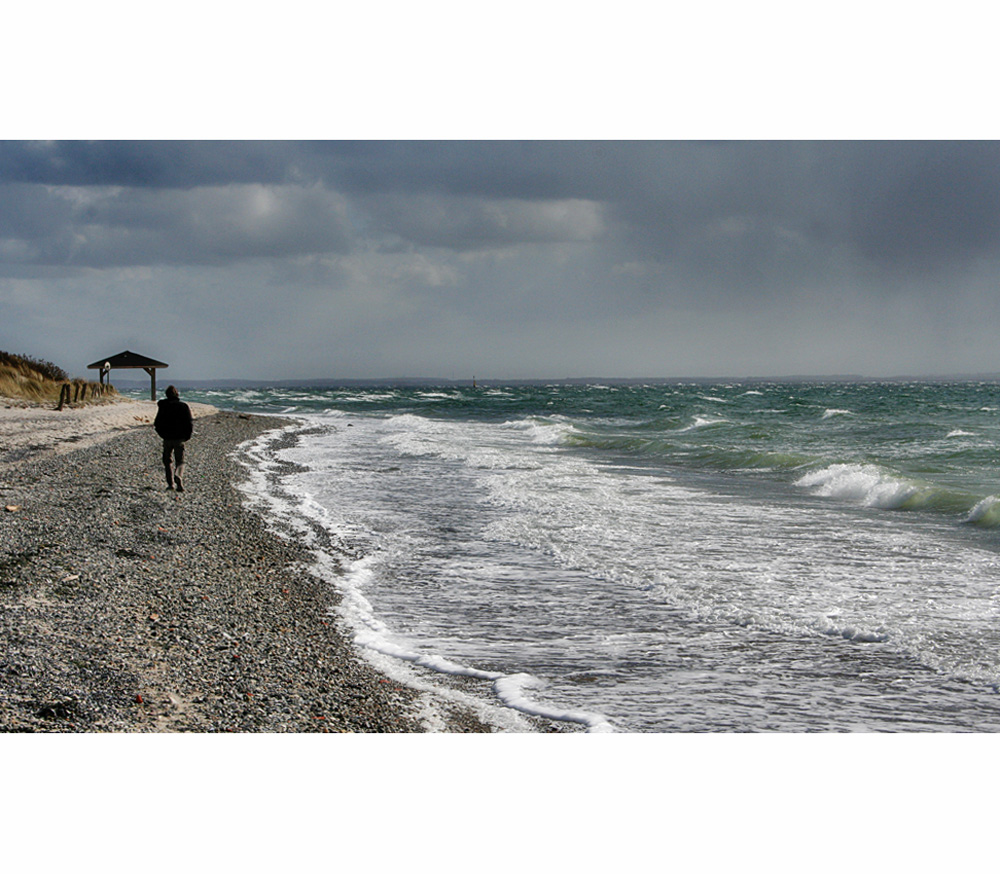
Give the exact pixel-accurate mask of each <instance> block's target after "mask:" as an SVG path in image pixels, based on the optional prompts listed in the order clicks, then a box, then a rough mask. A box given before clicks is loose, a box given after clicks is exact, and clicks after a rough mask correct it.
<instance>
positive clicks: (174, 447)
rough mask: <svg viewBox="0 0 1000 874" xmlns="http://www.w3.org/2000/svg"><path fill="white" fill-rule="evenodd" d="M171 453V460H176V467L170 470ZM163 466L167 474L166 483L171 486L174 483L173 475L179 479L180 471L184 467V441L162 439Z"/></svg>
mask: <svg viewBox="0 0 1000 874" xmlns="http://www.w3.org/2000/svg"><path fill="white" fill-rule="evenodd" d="M171 455H173V457H174V458H173V460H174V462H176V468H175V469H174V470H173V471H171V470H170V456H171ZM163 467H164V470H165V472H166V475H167V485H168V486H172V485H173V484H174V477H175V476H176V477H177V478H178V479H180V476H181V471H182V470H183V468H184V441H183V440H164V441H163Z"/></svg>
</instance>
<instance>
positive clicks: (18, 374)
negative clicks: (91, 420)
mask: <svg viewBox="0 0 1000 874" xmlns="http://www.w3.org/2000/svg"><path fill="white" fill-rule="evenodd" d="M67 383H68V384H69V385H70V389H71V397H70V400H71V402H73V398H74V397H77V396H79V395H80V394H82V393H83V389H84V387H86V389H87V390H86V395H87V400H86V401H83V403H91V402H95V403H96V402H100V401H103V400H105V398H106V396H107V395H106V394H105V395H101V394H98V393H97V392H96V391H94V387H99V385H100V384H99V383H96V382H88V381H87V380H85V379H72V380H71V379H70V378H69V375H68V374H67V373H66V371H65V370H63V369H62V368H61V367H59V366H58V365H55V364H53V363H52V362H51V361H43V360H41V359H38V358H32V357H30V356H28V355H13V354H11V353H10V352H2V351H0V397H5V398H14V399H16V400H21V401H28V402H29V403H34V404H45V405H48V404H52V405H56V404H58V403H59V395H60V393H61V392H62V389H63V386H64V385H66V384H67ZM110 392H111V394H117V392H116V391H115V390H114V389H110Z"/></svg>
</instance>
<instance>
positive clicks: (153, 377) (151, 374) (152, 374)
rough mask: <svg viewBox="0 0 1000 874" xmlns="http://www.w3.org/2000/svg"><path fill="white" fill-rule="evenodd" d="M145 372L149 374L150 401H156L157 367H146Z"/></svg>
mask: <svg viewBox="0 0 1000 874" xmlns="http://www.w3.org/2000/svg"><path fill="white" fill-rule="evenodd" d="M143 370H145V371H146V373H148V374H149V399H150V400H151V401H155V400H156V368H155V367H144V368H143Z"/></svg>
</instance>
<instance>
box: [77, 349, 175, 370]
mask: <svg viewBox="0 0 1000 874" xmlns="http://www.w3.org/2000/svg"><path fill="white" fill-rule="evenodd" d="M105 361H107V362H108V363H109V364H110V365H111V366H112V367H113V368H116V369H117V368H122V367H141V368H144V369H145V368H147V367H154V368H156V367H169V366H170V365H168V364H164V363H163V362H162V361H157V360H155V359H154V358H147V357H146V356H145V355H138V354H137V353H135V352H129V351H128V349H126V350H125V351H124V352H119V353H118V354H117V355H111V356H109V357H108V358H101V359H100V360H99V361H95V362H94V363H93V364H88V365H87V368H88V369H94V370H100V369H101V368H102V367H104V362H105Z"/></svg>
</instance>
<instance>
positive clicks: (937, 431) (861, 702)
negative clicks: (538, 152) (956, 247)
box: [137, 381, 1000, 733]
mask: <svg viewBox="0 0 1000 874" xmlns="http://www.w3.org/2000/svg"><path fill="white" fill-rule="evenodd" d="M137 396H139V394H137ZM183 397H184V399H185V400H190V401H201V402H205V403H211V404H214V405H215V406H217V407H220V408H223V409H230V410H237V411H244V412H250V413H266V414H275V415H281V416H285V417H288V418H289V419H291V420H292V421H293V424H292V425H290V426H288V427H283V428H280V429H276V430H275V431H272V432H269V433H267V434H265V435H263V436H261V437H260V438H258V439H256V440H254V441H251V442H249V443H247V444H245V445H244V446H242V447H241V448H240V449H239V450H238V451H237V458H238V459H239V460H240V461H241V463H242V464H243V465H244V467H245V470H246V473H247V482H246V483H245V484H244V486H243V488H244V490H245V492H246V495H247V500H248V501H250V502H251V503H252V504H253V505H254V506H255V507H257V508H258V509H259V510H260V511H261V512H262V513H264V514H265V515H266V516H267V518H268V519H270V520H271V524H272V526H273V527H274V529H275V531H276V532H277V533H278V534H280V535H281V536H284V537H289V538H294V539H296V540H298V541H299V542H301V543H303V544H305V545H306V546H307V547H308V549H309V554H310V555H311V556H312V559H313V563H312V565H311V567H310V572H312V573H315V574H318V575H320V576H321V577H323V578H324V579H326V580H327V581H328V582H329V584H330V585H331V586H333V587H335V588H336V589H337V590H339V592H340V593H341V595H342V596H343V597H342V604H341V607H340V620H341V622H342V623H343V625H344V626H345V627H346V629H347V630H348V632H349V634H350V635H351V636H352V637H353V639H354V641H355V643H356V646H357V648H358V650H359V652H361V653H362V654H363V655H364V656H365V657H366V658H368V659H369V660H371V661H372V662H373V663H374V664H375V665H376V666H377V667H379V669H380V670H383V671H384V672H385V673H386V674H387V675H388V676H389V677H391V678H393V679H394V680H395V681H396V682H399V683H401V684H407V685H410V686H412V687H414V688H416V689H420V690H428V691H433V692H435V694H436V696H437V700H444V701H454V702H455V703H456V704H462V705H464V706H468V707H472V708H474V710H475V711H476V712H477V713H478V714H479V715H480V718H482V719H483V720H484V721H486V722H488V723H489V724H490V725H491V726H493V727H494V728H495V729H497V730H501V731H512V732H519V731H522V732H527V731H538V730H543V729H541V728H540V725H544V724H551V725H554V726H557V727H562V728H565V729H566V730H571V731H588V732H626V733H662V732H730V733H732V732H994V731H998V730H1000V470H998V466H997V461H998V445H1000V384H998V383H997V382H992V381H950V382H948V381H940V382H937V381H892V382H874V381H856V382H846V381H812V382H810V381H782V382H777V381H776V382H766V381H750V382H711V381H692V382H685V383H680V382H675V383H649V384H632V383H621V384H619V383H607V384H598V383H593V384H558V383H554V384H542V383H537V384H517V385H502V384H488V385H477V386H473V384H472V383H471V381H470V382H469V384H464V385H458V384H447V385H443V386H429V385H410V386H403V387H391V386H385V385H382V386H373V387H347V388H343V387H341V388H314V387H303V388H288V387H281V388H275V387H268V388H261V389H246V388H239V389H232V388H220V389H199V390H193V389H192V390H186V391H184V392H183ZM195 439H197V438H195ZM192 450H196V444H195V445H193V446H192ZM191 462H192V463H191V464H190V465H189V467H190V468H191V470H190V471H189V478H190V479H191V480H192V482H195V481H196V478H197V452H196V451H192V452H191ZM426 697H427V700H428V701H431V700H432V699H433V698H434V696H432V695H428V696H426ZM533 717H543V718H544V720H547V721H551V722H550V723H546V722H543V721H540V720H537V719H533ZM422 718H423V719H424V721H425V723H426V725H427V727H428V728H430V729H434V728H440V727H443V721H442V718H441V714H440V712H438V711H435V709H434V707H433V706H432V705H430V704H428V706H427V709H426V712H424V713H423V714H422Z"/></svg>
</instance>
